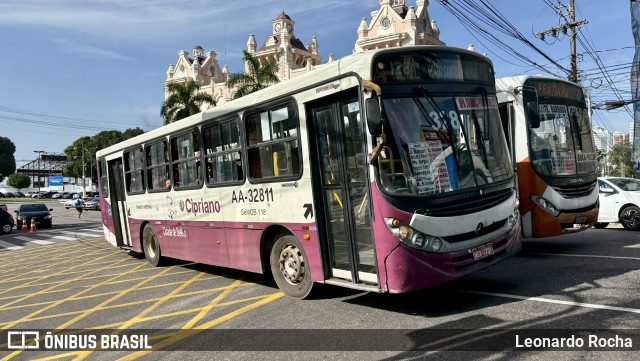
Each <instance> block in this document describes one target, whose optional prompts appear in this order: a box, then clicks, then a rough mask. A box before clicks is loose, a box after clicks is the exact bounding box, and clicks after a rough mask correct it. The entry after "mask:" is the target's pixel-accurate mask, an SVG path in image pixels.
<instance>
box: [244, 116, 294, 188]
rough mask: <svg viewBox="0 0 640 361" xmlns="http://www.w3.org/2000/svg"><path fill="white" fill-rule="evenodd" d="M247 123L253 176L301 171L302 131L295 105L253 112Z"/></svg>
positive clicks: (250, 168)
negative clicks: (299, 135)
mask: <svg viewBox="0 0 640 361" xmlns="http://www.w3.org/2000/svg"><path fill="white" fill-rule="evenodd" d="M245 124H246V131H247V145H248V147H247V148H248V149H247V153H248V158H249V176H250V177H251V178H253V179H263V178H273V177H287V176H296V175H299V174H300V154H299V150H298V149H299V148H298V139H297V136H298V131H297V126H296V119H295V112H294V110H293V107H292V106H291V105H287V106H284V107H282V106H281V107H278V108H275V109H270V110H266V111H263V112H260V113H255V114H250V115H248V116H247V119H246V122H245Z"/></svg>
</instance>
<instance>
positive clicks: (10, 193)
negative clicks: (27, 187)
mask: <svg viewBox="0 0 640 361" xmlns="http://www.w3.org/2000/svg"><path fill="white" fill-rule="evenodd" d="M4 197H5V198H15V197H16V195H15V193H12V192H7V193H5V194H4Z"/></svg>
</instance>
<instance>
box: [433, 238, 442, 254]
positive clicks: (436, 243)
mask: <svg viewBox="0 0 640 361" xmlns="http://www.w3.org/2000/svg"><path fill="white" fill-rule="evenodd" d="M441 248H442V240H441V239H440V238H438V237H434V238H433V240H431V249H432V250H433V251H434V252H438V251H439V250H440V249H441Z"/></svg>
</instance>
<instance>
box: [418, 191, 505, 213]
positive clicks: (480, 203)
mask: <svg viewBox="0 0 640 361" xmlns="http://www.w3.org/2000/svg"><path fill="white" fill-rule="evenodd" d="M512 194H513V190H512V189H503V190H500V191H497V192H492V193H487V194H483V195H478V196H475V197H470V198H468V199H466V200H464V201H460V200H458V201H456V202H450V203H445V204H439V205H437V206H434V207H429V208H426V209H425V208H422V209H417V210H416V213H418V214H421V215H425V216H432V217H455V216H461V215H464V214H469V213H475V212H480V211H483V210H485V209H489V208H491V207H494V206H496V205H498V204H500V203H502V202H504V201H506V200H507V199H509V197H511V195H512Z"/></svg>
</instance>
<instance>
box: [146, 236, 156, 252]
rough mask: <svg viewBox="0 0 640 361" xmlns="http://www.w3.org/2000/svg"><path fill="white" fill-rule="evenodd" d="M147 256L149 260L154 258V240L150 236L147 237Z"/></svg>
mask: <svg viewBox="0 0 640 361" xmlns="http://www.w3.org/2000/svg"><path fill="white" fill-rule="evenodd" d="M147 254H148V255H149V257H150V258H155V257H156V238H155V237H154V236H153V235H152V234H148V235H147Z"/></svg>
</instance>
